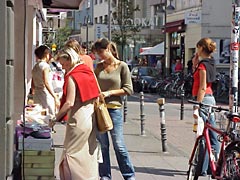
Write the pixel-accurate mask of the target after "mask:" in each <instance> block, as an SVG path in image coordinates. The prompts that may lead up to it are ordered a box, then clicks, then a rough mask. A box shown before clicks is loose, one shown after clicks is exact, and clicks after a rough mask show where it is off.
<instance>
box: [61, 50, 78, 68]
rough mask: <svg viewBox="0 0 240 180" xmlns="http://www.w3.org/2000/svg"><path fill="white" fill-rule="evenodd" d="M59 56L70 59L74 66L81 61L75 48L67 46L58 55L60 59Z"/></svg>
mask: <svg viewBox="0 0 240 180" xmlns="http://www.w3.org/2000/svg"><path fill="white" fill-rule="evenodd" d="M59 58H64V59H66V60H70V61H71V66H72V67H73V66H75V65H76V64H78V63H80V57H79V55H78V53H77V52H76V51H75V50H74V49H73V48H66V49H64V50H62V51H61V52H60V53H59V55H58V59H59Z"/></svg>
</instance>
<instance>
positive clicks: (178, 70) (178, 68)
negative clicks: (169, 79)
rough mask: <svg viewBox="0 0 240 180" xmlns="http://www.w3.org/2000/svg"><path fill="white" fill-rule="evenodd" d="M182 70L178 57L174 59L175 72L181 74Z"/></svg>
mask: <svg viewBox="0 0 240 180" xmlns="http://www.w3.org/2000/svg"><path fill="white" fill-rule="evenodd" d="M182 70H183V66H182V62H181V59H180V58H179V57H177V59H176V66H175V72H181V71H182Z"/></svg>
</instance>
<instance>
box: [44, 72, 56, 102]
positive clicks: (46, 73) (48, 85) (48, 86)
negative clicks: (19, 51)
mask: <svg viewBox="0 0 240 180" xmlns="http://www.w3.org/2000/svg"><path fill="white" fill-rule="evenodd" d="M48 77H49V68H45V69H44V70H43V82H44V85H45V86H46V88H47V90H48V92H49V93H50V94H51V95H52V96H53V98H54V101H55V104H56V106H59V105H60V102H59V99H58V97H57V96H56V95H55V93H54V92H53V90H52V88H51V87H50V84H49V81H48Z"/></svg>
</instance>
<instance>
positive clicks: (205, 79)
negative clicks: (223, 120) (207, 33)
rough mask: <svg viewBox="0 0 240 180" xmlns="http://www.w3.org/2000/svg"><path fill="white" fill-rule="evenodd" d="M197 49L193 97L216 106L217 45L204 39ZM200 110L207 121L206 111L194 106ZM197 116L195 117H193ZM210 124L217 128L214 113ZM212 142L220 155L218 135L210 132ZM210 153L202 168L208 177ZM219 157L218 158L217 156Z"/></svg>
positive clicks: (198, 43)
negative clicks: (214, 54)
mask: <svg viewBox="0 0 240 180" xmlns="http://www.w3.org/2000/svg"><path fill="white" fill-rule="evenodd" d="M196 47H197V55H196V56H195V58H197V59H195V60H194V61H195V62H193V66H195V65H194V64H195V63H196V62H198V61H199V62H198V64H197V66H195V67H196V69H195V71H194V73H193V79H194V81H193V88H192V95H193V97H194V98H195V99H196V100H197V101H198V102H202V103H205V104H209V105H216V101H215V98H214V96H213V90H212V82H213V81H215V78H216V67H215V60H214V59H213V58H212V56H211V55H212V53H213V52H214V51H215V50H216V43H215V42H214V41H213V40H212V39H210V38H202V39H201V40H199V41H198V42H197V44H196ZM196 109H198V110H199V115H200V116H201V117H202V118H203V120H204V121H206V119H207V117H206V115H205V114H204V113H203V112H204V111H206V109H204V108H201V109H199V106H194V110H196ZM193 116H195V115H193ZM208 122H209V123H210V124H211V125H212V126H213V127H216V121H215V116H214V112H213V113H212V114H211V115H210V118H209V119H208ZM209 135H210V141H211V145H212V149H213V151H215V152H216V154H218V153H219V142H218V138H217V134H216V133H215V132H213V131H211V130H209ZM207 156H208V153H206V157H205V160H204V163H203V167H202V175H203V176H205V175H207V173H210V172H207V170H208V165H209V160H208V157H207ZM216 157H217V156H216Z"/></svg>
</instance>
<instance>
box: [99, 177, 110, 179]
mask: <svg viewBox="0 0 240 180" xmlns="http://www.w3.org/2000/svg"><path fill="white" fill-rule="evenodd" d="M100 180H111V179H110V178H108V177H101V178H100Z"/></svg>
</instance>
